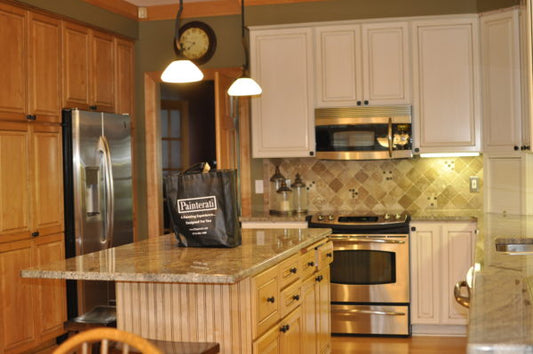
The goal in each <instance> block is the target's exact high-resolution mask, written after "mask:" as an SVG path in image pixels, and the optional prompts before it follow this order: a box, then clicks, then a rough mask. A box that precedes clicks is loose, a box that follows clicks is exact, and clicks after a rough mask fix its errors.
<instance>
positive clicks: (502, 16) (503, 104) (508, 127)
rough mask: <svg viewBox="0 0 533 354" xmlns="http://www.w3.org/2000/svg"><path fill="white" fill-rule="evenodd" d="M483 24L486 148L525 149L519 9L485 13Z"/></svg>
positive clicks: (507, 150) (498, 150) (482, 48)
mask: <svg viewBox="0 0 533 354" xmlns="http://www.w3.org/2000/svg"><path fill="white" fill-rule="evenodd" d="M480 28H481V63H482V75H483V80H482V81H483V146H484V149H483V151H484V152H485V153H493V152H497V153H513V152H514V151H519V150H521V149H522V150H523V148H524V147H525V145H527V144H526V143H524V139H523V137H522V110H521V102H522V100H521V82H520V77H521V71H520V32H519V31H520V26H519V13H518V10H517V9H514V10H510V11H504V12H496V13H488V14H482V15H481V18H480Z"/></svg>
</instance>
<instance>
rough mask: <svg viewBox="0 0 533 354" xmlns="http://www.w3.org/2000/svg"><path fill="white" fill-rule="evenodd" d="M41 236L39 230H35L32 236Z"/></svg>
mask: <svg viewBox="0 0 533 354" xmlns="http://www.w3.org/2000/svg"><path fill="white" fill-rule="evenodd" d="M37 236H39V231H35V232H32V233H31V237H37Z"/></svg>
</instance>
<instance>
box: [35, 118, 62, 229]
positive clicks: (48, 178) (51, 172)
mask: <svg viewBox="0 0 533 354" xmlns="http://www.w3.org/2000/svg"><path fill="white" fill-rule="evenodd" d="M32 155H33V164H32V166H33V173H32V176H33V201H34V204H33V210H34V213H33V215H34V217H33V227H32V232H39V234H40V235H49V234H53V233H58V232H62V231H64V227H63V225H64V219H63V178H61V177H62V176H63V163H62V152H61V126H59V125H48V124H34V125H33V132H32Z"/></svg>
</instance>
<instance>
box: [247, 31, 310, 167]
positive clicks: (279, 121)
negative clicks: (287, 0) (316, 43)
mask: <svg viewBox="0 0 533 354" xmlns="http://www.w3.org/2000/svg"><path fill="white" fill-rule="evenodd" d="M312 48H313V46H312V29H311V28H308V27H305V28H289V29H266V30H254V29H252V30H251V32H250V59H251V69H252V77H254V78H255V79H256V80H257V81H258V83H259V84H260V85H261V86H262V88H263V93H262V94H261V96H259V97H254V98H252V154H253V157H255V158H258V157H261V158H265V157H305V156H313V155H314V145H315V134H314V133H315V132H314V110H313V102H314V99H313V91H314V85H313V62H314V61H313V51H312Z"/></svg>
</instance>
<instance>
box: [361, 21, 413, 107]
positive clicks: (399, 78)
mask: <svg viewBox="0 0 533 354" xmlns="http://www.w3.org/2000/svg"><path fill="white" fill-rule="evenodd" d="M408 38H409V31H408V26H407V22H397V23H386V24H379V23H376V24H367V25H363V26H362V48H363V50H362V54H363V87H364V89H363V92H364V97H363V103H364V104H365V103H366V102H368V104H372V105H377V104H399V103H411V79H410V78H411V75H410V70H409V43H408Z"/></svg>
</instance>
